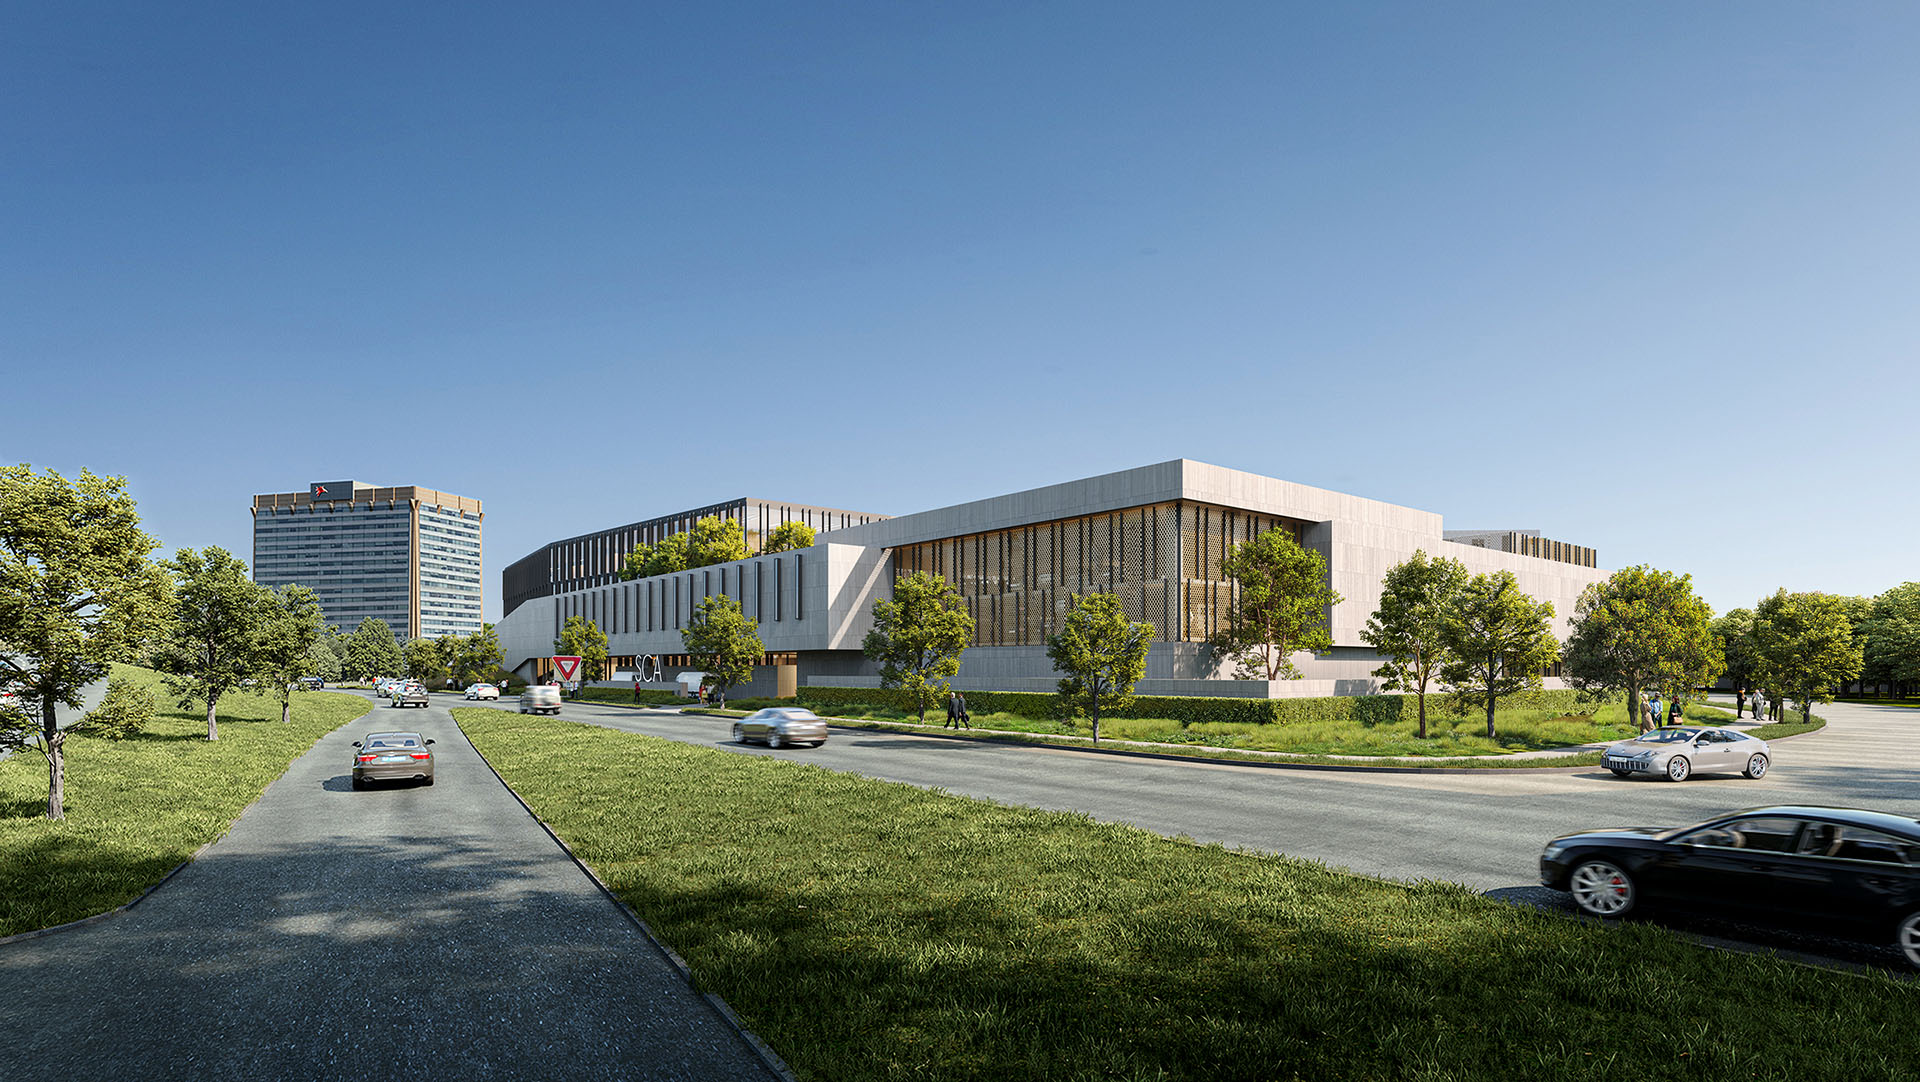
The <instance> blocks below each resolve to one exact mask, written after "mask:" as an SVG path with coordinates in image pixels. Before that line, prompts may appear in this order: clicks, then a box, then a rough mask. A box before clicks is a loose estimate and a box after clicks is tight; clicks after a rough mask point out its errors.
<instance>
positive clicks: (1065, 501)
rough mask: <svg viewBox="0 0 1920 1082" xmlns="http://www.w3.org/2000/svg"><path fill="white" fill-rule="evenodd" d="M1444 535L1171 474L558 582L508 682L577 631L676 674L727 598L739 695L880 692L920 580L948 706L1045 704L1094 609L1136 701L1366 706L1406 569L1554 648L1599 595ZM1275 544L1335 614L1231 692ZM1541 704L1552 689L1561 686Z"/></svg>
mask: <svg viewBox="0 0 1920 1082" xmlns="http://www.w3.org/2000/svg"><path fill="white" fill-rule="evenodd" d="M1441 526H1442V523H1441V518H1440V516H1439V515H1438V514H1435V513H1433V512H1430V511H1421V510H1416V509H1414V508H1409V507H1401V506H1397V505H1394V504H1389V503H1384V502H1381V501H1379V500H1370V499H1366V498H1365V497H1361V496H1351V495H1347V494H1345V493H1339V492H1330V491H1328V490H1325V489H1318V488H1312V487H1309V486H1306V485H1300V484H1295V483H1293V482H1290V481H1282V480H1279V479H1276V478H1271V477H1264V476H1261V475H1258V474H1253V473H1246V472H1242V471H1239V470H1230V469H1225V468H1222V467H1219V466H1212V465H1208V464H1207V463H1203V462H1194V461H1190V460H1187V459H1177V460H1174V461H1171V462H1162V463H1158V464H1156V465H1151V466H1142V467H1139V468H1137V469H1131V470H1123V471H1120V472H1118V473H1110V474H1103V475H1101V476H1098V477H1089V478H1084V479H1081V480H1077V481H1067V482H1063V483H1061V484H1056V485H1049V486H1047V487H1044V488H1037V489H1031V490H1028V491H1024V492H1015V493H1009V494H1006V495H1001V496H993V497H989V498H987V499H982V500H976V501H973V502H971V503H963V504H958V505H955V506H952V507H943V508H937V509H934V510H930V511H921V512H917V513H914V514H908V515H902V516H899V517H897V518H885V519H881V518H876V519H875V521H870V522H866V523H861V524H857V525H849V526H846V527H843V528H839V529H834V530H831V531H829V532H823V533H821V534H820V535H819V536H818V538H816V543H815V544H814V546H813V547H812V548H809V549H802V550H799V551H794V552H785V553H771V554H767V555H762V556H753V557H749V558H748V559H745V560H739V561H734V562H731V563H726V564H718V565H715V566H712V567H703V568H696V569H693V570H690V571H681V572H675V573H672V574H666V575H656V576H652V577H650V578H645V579H637V580H633V581H621V580H620V579H619V577H618V575H617V574H615V573H613V568H614V566H617V565H601V568H602V570H601V577H599V578H589V579H579V578H575V579H570V580H565V581H567V582H569V583H572V585H568V586H566V588H560V589H555V590H554V591H553V593H552V594H551V595H549V596H542V597H533V598H528V599H526V600H524V601H523V602H522V603H521V604H520V605H519V606H517V607H515V608H514V609H512V610H511V611H510V612H509V614H508V615H507V616H506V617H505V618H504V619H503V620H502V621H501V623H500V624H499V627H498V630H499V634H500V642H501V648H502V651H503V653H504V654H505V656H506V664H507V665H508V667H510V668H511V667H516V666H517V667H519V671H520V672H521V673H522V674H523V675H524V676H527V677H530V678H531V677H538V676H544V675H545V674H546V671H547V668H546V666H547V655H550V654H551V652H552V644H553V640H554V638H555V637H556V636H557V635H558V633H559V628H560V626H561V625H562V624H563V623H564V622H565V621H566V620H567V619H568V618H569V617H572V616H580V617H582V618H585V619H588V620H592V621H593V622H594V623H596V624H598V625H599V627H600V628H601V629H602V630H603V631H605V632H606V633H607V635H608V654H609V656H610V660H611V661H612V663H613V669H614V671H615V672H619V671H622V670H623V669H625V668H627V667H629V666H631V667H632V668H634V669H636V670H639V671H655V670H661V669H664V670H666V671H668V672H669V673H670V672H671V670H672V669H673V668H675V667H678V666H684V665H690V663H691V659H689V658H686V657H685V656H683V651H684V649H685V647H684V645H683V644H682V640H681V637H680V631H681V629H682V628H684V627H685V626H686V625H687V622H688V621H689V620H690V619H691V618H692V616H693V612H694V607H695V606H696V605H697V604H698V603H699V602H700V600H701V599H702V598H705V597H709V596H712V595H715V594H724V595H727V596H729V597H731V598H733V599H735V600H736V601H737V602H739V604H740V606H741V609H742V611H743V613H744V614H745V615H746V616H747V618H748V619H751V620H753V621H755V622H756V624H757V625H758V628H759V634H760V638H761V641H762V642H763V643H764V644H765V645H766V648H767V654H766V657H765V658H763V659H762V660H763V664H762V666H761V669H760V670H757V671H756V674H755V679H754V684H753V686H752V688H751V689H750V691H751V693H753V694H792V693H793V692H794V690H795V689H797V688H798V687H801V686H805V685H808V684H813V685H837V686H843V687H872V686H876V685H877V684H878V683H879V674H878V673H877V671H876V670H875V667H874V665H873V663H872V662H871V661H869V660H867V658H866V657H865V656H864V655H863V654H862V652H861V642H862V639H863V638H864V637H865V635H866V633H867V631H868V630H870V629H871V627H872V609H873V602H874V600H875V599H877V598H882V597H888V596H890V595H891V593H892V584H893V581H894V579H895V578H896V577H898V576H902V575H907V574H911V573H913V572H916V571H920V572H926V573H929V574H933V575H937V576H940V577H941V578H944V579H946V580H947V581H948V582H950V583H952V584H953V586H954V588H955V590H956V592H957V593H958V594H959V596H960V598H961V601H962V603H963V604H964V605H965V606H966V609H967V611H968V613H969V614H970V615H971V616H972V617H973V621H974V639H973V645H972V646H971V647H970V648H969V649H968V650H967V652H966V654H965V656H964V658H963V659H962V663H961V668H960V673H959V675H958V676H957V677H955V678H954V680H953V684H954V686H955V687H958V688H960V689H962V690H967V691H973V690H1006V691H1043V692H1044V691H1052V690H1053V689H1054V686H1055V683H1056V681H1057V680H1058V674H1056V673H1055V672H1053V670H1052V665H1051V663H1050V661H1049V660H1048V658H1047V656H1046V639H1047V636H1048V635H1050V634H1052V633H1054V632H1055V631H1057V630H1058V629H1059V627H1060V625H1061V621H1062V620H1063V619H1064V617H1065V616H1066V613H1067V612H1068V610H1069V608H1070V606H1071V604H1072V598H1073V595H1075V594H1088V593H1096V592H1098V593H1112V594H1115V595H1117V596H1118V597H1119V599H1120V602H1121V605H1122V607H1123V608H1124V610H1125V611H1126V613H1127V615H1128V617H1129V618H1130V619H1133V620H1144V621H1150V622H1151V623H1152V624H1153V625H1154V635H1153V642H1152V644H1151V647H1150V650H1149V652H1148V655H1147V671H1146V676H1145V679H1143V680H1142V681H1141V683H1140V685H1139V688H1138V690H1139V691H1140V692H1141V693H1143V694H1166V695H1236V696H1253V697H1272V696H1296V695H1364V694H1370V693H1373V692H1376V691H1379V690H1380V681H1379V680H1378V679H1377V678H1376V677H1374V676H1373V670H1374V669H1376V668H1379V667H1380V666H1381V664H1382V662H1383V660H1384V659H1382V658H1381V657H1380V656H1379V655H1378V654H1377V653H1376V652H1375V651H1374V650H1373V649H1372V648H1371V647H1370V646H1368V645H1367V644H1366V643H1365V641H1364V640H1363V639H1362V638H1361V631H1362V630H1363V629H1364V628H1365V627H1366V624H1367V621H1368V619H1369V618H1370V617H1371V616H1372V614H1373V612H1374V610H1375V609H1376V608H1377V607H1378V606H1379V601H1380V582H1381V578H1382V576H1384V575H1385V574H1386V572H1387V571H1388V570H1389V569H1390V568H1392V567H1393V566H1394V565H1395V564H1397V563H1400V562H1402V561H1404V560H1406V559H1407V558H1408V557H1410V556H1412V555H1413V554H1414V552H1416V551H1420V550H1424V551H1425V552H1426V553H1427V554H1428V555H1431V556H1448V557H1452V558H1454V559H1457V560H1460V561H1461V562H1462V563H1464V564H1465V565H1466V566H1467V568H1468V569H1469V570H1470V571H1472V572H1475V573H1482V572H1491V571H1511V572H1512V573H1513V574H1514V577H1515V579H1516V580H1517V583H1518V585H1519V587H1520V588H1521V589H1522V590H1524V591H1526V592H1527V593H1528V594H1530V595H1531V596H1533V597H1534V598H1536V599H1538V600H1541V601H1547V602H1550V603H1551V604H1552V605H1553V608H1554V613H1555V619H1554V631H1555V634H1556V635H1558V636H1559V637H1560V638H1562V639H1563V640H1564V639H1565V637H1566V635H1567V633H1568V630H1569V624H1568V620H1569V618H1570V617H1571V616H1572V615H1573V609H1574V602H1575V601H1576V600H1577V599H1578V598H1579V596H1580V593H1581V591H1582V590H1584V589H1585V588H1586V587H1587V586H1588V585H1589V584H1591V583H1593V582H1597V581H1599V580H1601V579H1603V578H1605V577H1606V573H1605V572H1603V571H1601V570H1600V569H1599V568H1598V567H1597V566H1596V565H1597V562H1598V561H1597V556H1596V554H1595V553H1594V551H1593V550H1592V549H1588V548H1583V547H1580V546H1575V545H1566V544H1561V543H1555V542H1542V541H1541V539H1540V538H1538V537H1537V536H1535V535H1533V534H1530V533H1524V532H1519V531H1463V532H1461V533H1460V534H1458V535H1457V536H1458V537H1460V538H1463V539H1460V540H1456V539H1455V537H1456V535H1454V534H1449V533H1447V532H1446V531H1444V530H1442V528H1441ZM1273 529H1280V530H1284V531H1286V532H1287V533H1288V534H1289V535H1290V536H1292V537H1293V538H1294V540H1295V541H1297V542H1298V543H1300V544H1302V545H1304V546H1306V547H1307V548H1310V549H1313V550H1315V551H1317V552H1319V553H1320V554H1321V555H1322V556H1324V557H1325V558H1326V563H1327V578H1328V583H1327V584H1328V585H1329V586H1331V587H1332V588H1333V589H1334V590H1336V591H1338V592H1339V594H1340V595H1341V598H1342V600H1341V601H1340V603H1339V604H1337V605H1333V606H1330V607H1329V608H1328V610H1327V614H1326V616H1327V626H1328V629H1329V631H1330V632H1331V634H1332V637H1333V648H1332V649H1331V650H1329V651H1327V652H1325V653H1322V654H1317V655H1315V654H1306V653H1301V654H1296V655H1294V658H1293V661H1294V664H1295V665H1296V666H1297V667H1298V668H1299V670H1300V672H1301V678H1300V679H1297V680H1287V681H1246V680H1233V679H1230V678H1228V673H1227V671H1226V669H1227V668H1228V667H1227V666H1225V665H1223V663H1222V661H1221V659H1219V658H1216V657H1215V656H1214V655H1213V652H1212V650H1211V649H1210V648H1209V647H1208V645H1207V640H1208V638H1209V637H1210V636H1212V635H1213V634H1214V633H1215V632H1217V631H1219V630H1221V629H1222V628H1223V627H1224V626H1225V621H1226V614H1227V612H1228V611H1229V608H1230V606H1231V605H1232V604H1233V602H1234V600H1235V599H1236V590H1237V586H1236V584H1235V583H1234V582H1233V580H1232V578H1231V577H1230V576H1229V575H1228V574H1227V573H1226V570H1225V561H1226V558H1227V555H1228V554H1229V553H1230V552H1231V551H1232V549H1233V546H1234V545H1236V544H1239V543H1241V542H1245V541H1249V540H1251V539H1253V538H1254V537H1255V536H1256V535H1258V534H1260V533H1262V532H1265V531H1267V530H1273ZM593 536H602V535H593ZM1509 539H1510V540H1509ZM578 540H579V539H574V541H570V542H564V543H561V542H557V543H556V544H573V543H577V541H578ZM1475 540H1478V541H1479V542H1480V543H1478V544H1475V543H1474V541H1475ZM614 547H615V548H617V546H614ZM552 548H553V546H548V550H549V551H550V550H552ZM748 551H750V552H751V551H753V548H752V547H751V546H750V547H749V550H748ZM587 570H589V571H591V570H593V566H592V565H588V567H587ZM554 581H555V582H556V584H557V583H559V582H560V581H562V580H560V579H558V578H556V579H555V580H554ZM650 662H653V664H650ZM1546 684H1547V686H1548V687H1558V686H1562V684H1561V681H1560V680H1559V678H1558V674H1557V673H1553V674H1549V675H1548V677H1547V679H1546ZM743 693H744V692H743Z"/></svg>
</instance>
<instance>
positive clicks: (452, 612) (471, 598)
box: [253, 481, 485, 641]
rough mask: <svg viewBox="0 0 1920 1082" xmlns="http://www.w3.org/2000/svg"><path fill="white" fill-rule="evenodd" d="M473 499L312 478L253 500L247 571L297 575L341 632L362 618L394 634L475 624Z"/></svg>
mask: <svg viewBox="0 0 1920 1082" xmlns="http://www.w3.org/2000/svg"><path fill="white" fill-rule="evenodd" d="M484 517H485V515H484V513H483V511H482V509H481V506H480V501H479V500H475V499H470V498H468V497H465V496H454V495H451V494H449V493H445V492H436V491H434V490H433V489H430V488H420V487H418V486H416V485H405V486H401V487H397V488H378V487H375V486H372V485H363V484H359V483H357V482H354V481H320V482H315V483H313V484H311V485H308V486H307V490H306V491H304V492H279V493H272V494H269V495H264V496H255V497H254V498H253V579H254V581H255V582H257V583H259V584H261V585H262V586H273V587H277V586H285V585H288V584H290V583H298V584H299V585H301V586H305V587H306V588H308V589H310V590H312V591H313V592H314V594H315V596H317V597H318V598H319V599H320V610H321V613H322V614H323V617H324V619H325V620H326V622H327V623H329V624H337V625H339V627H340V630H341V631H343V632H350V631H352V630H353V629H354V628H356V627H358V626H360V621H362V620H364V619H366V618H367V617H374V618H376V619H380V620H384V621H386V623H387V626H388V627H390V628H392V629H393V634H394V638H396V639H399V640H402V641H404V640H406V639H417V638H429V639H431V638H438V637H440V636H441V635H466V634H471V633H473V632H476V631H479V630H480V626H481V620H480V604H481V585H480V581H481V580H480V526H481V522H482V520H483V519H484Z"/></svg>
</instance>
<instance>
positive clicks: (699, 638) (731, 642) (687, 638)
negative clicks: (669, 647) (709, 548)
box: [680, 594, 767, 695]
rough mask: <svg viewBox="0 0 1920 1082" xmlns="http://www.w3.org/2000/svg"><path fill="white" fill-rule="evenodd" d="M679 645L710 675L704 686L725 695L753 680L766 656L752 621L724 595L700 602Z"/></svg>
mask: <svg viewBox="0 0 1920 1082" xmlns="http://www.w3.org/2000/svg"><path fill="white" fill-rule="evenodd" d="M680 641H681V642H682V643H684V644H685V645H686V648H687V653H689V654H692V655H693V663H694V664H695V665H698V666H700V669H701V671H703V672H705V673H706V674H707V679H706V681H705V683H708V684H712V685H713V686H715V687H718V688H720V689H721V692H722V694H723V695H724V694H725V691H726V689H727V688H730V687H733V686H734V685H735V684H744V683H746V682H747V681H748V680H751V679H753V667H754V665H756V664H758V663H759V661H760V659H761V658H762V657H764V656H765V655H766V652H767V648H766V646H764V645H763V644H762V643H761V642H760V632H759V630H758V629H756V628H755V627H754V624H753V621H751V620H749V619H747V618H746V616H745V615H743V614H742V613H741V612H740V603H739V602H738V601H735V600H734V599H733V598H731V597H728V596H727V595H725V594H712V595H709V596H707V597H704V598H701V599H700V603H699V604H698V605H696V606H694V610H693V619H692V620H691V621H689V622H688V623H687V626H685V627H683V628H681V629H680Z"/></svg>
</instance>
